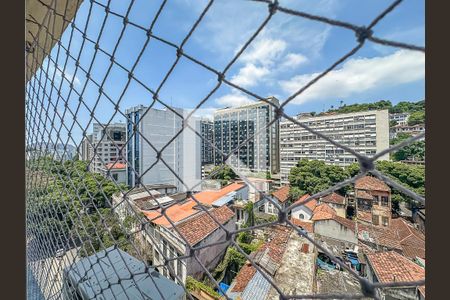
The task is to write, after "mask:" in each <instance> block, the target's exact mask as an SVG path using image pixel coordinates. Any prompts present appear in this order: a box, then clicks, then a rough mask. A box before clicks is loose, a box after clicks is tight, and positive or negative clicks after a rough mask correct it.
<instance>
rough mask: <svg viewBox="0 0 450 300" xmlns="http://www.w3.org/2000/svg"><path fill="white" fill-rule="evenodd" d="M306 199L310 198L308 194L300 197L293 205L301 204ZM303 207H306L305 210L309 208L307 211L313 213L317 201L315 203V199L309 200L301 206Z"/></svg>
mask: <svg viewBox="0 0 450 300" xmlns="http://www.w3.org/2000/svg"><path fill="white" fill-rule="evenodd" d="M308 197H310V196H309V194H305V195H303V196H301V197H300V198H298V199H297V201H295V202H294V203H295V204H297V203H302V202H304V201H305V200H306V199H308ZM303 206H306V207H307V208H309V210H311V211H314V208H316V206H317V201H316V199H312V200H309V201H308V202H306V204H303Z"/></svg>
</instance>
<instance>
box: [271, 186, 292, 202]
mask: <svg viewBox="0 0 450 300" xmlns="http://www.w3.org/2000/svg"><path fill="white" fill-rule="evenodd" d="M289 190H290V187H289V186H288V185H285V186H283V187H281V188H279V189H278V190H276V191H275V192H273V193H272V196H274V197H275V198H277V199H278V201H280V202H281V203H284V202H286V201H287V199H288V196H289Z"/></svg>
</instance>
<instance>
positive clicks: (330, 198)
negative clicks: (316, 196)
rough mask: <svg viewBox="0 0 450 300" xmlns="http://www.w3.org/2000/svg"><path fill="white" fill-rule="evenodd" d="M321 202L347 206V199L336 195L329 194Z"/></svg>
mask: <svg viewBox="0 0 450 300" xmlns="http://www.w3.org/2000/svg"><path fill="white" fill-rule="evenodd" d="M320 201H323V202H328V203H334V204H341V205H344V204H345V198H344V197H342V196H341V195H339V194H336V193H331V194H328V195H326V196H325V197H322V198H320Z"/></svg>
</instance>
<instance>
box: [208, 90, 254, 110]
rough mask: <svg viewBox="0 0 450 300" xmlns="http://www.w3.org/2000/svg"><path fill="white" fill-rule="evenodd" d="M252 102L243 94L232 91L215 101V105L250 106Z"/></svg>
mask: <svg viewBox="0 0 450 300" xmlns="http://www.w3.org/2000/svg"><path fill="white" fill-rule="evenodd" d="M253 102H255V101H254V100H252V99H250V98H249V97H247V96H245V95H244V94H242V93H239V92H236V91H232V92H231V93H230V94H226V95H224V96H222V97H220V98H217V99H216V103H217V104H219V105H221V106H225V107H236V106H241V105H245V104H250V103H253Z"/></svg>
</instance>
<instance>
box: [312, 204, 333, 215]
mask: <svg viewBox="0 0 450 300" xmlns="http://www.w3.org/2000/svg"><path fill="white" fill-rule="evenodd" d="M318 212H326V213H329V214H331V215H335V214H336V211H335V210H334V208H332V207H331V206H329V205H328V204H326V203H322V204H319V205H317V206H316V207H315V208H314V211H313V214H316V213H318Z"/></svg>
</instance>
